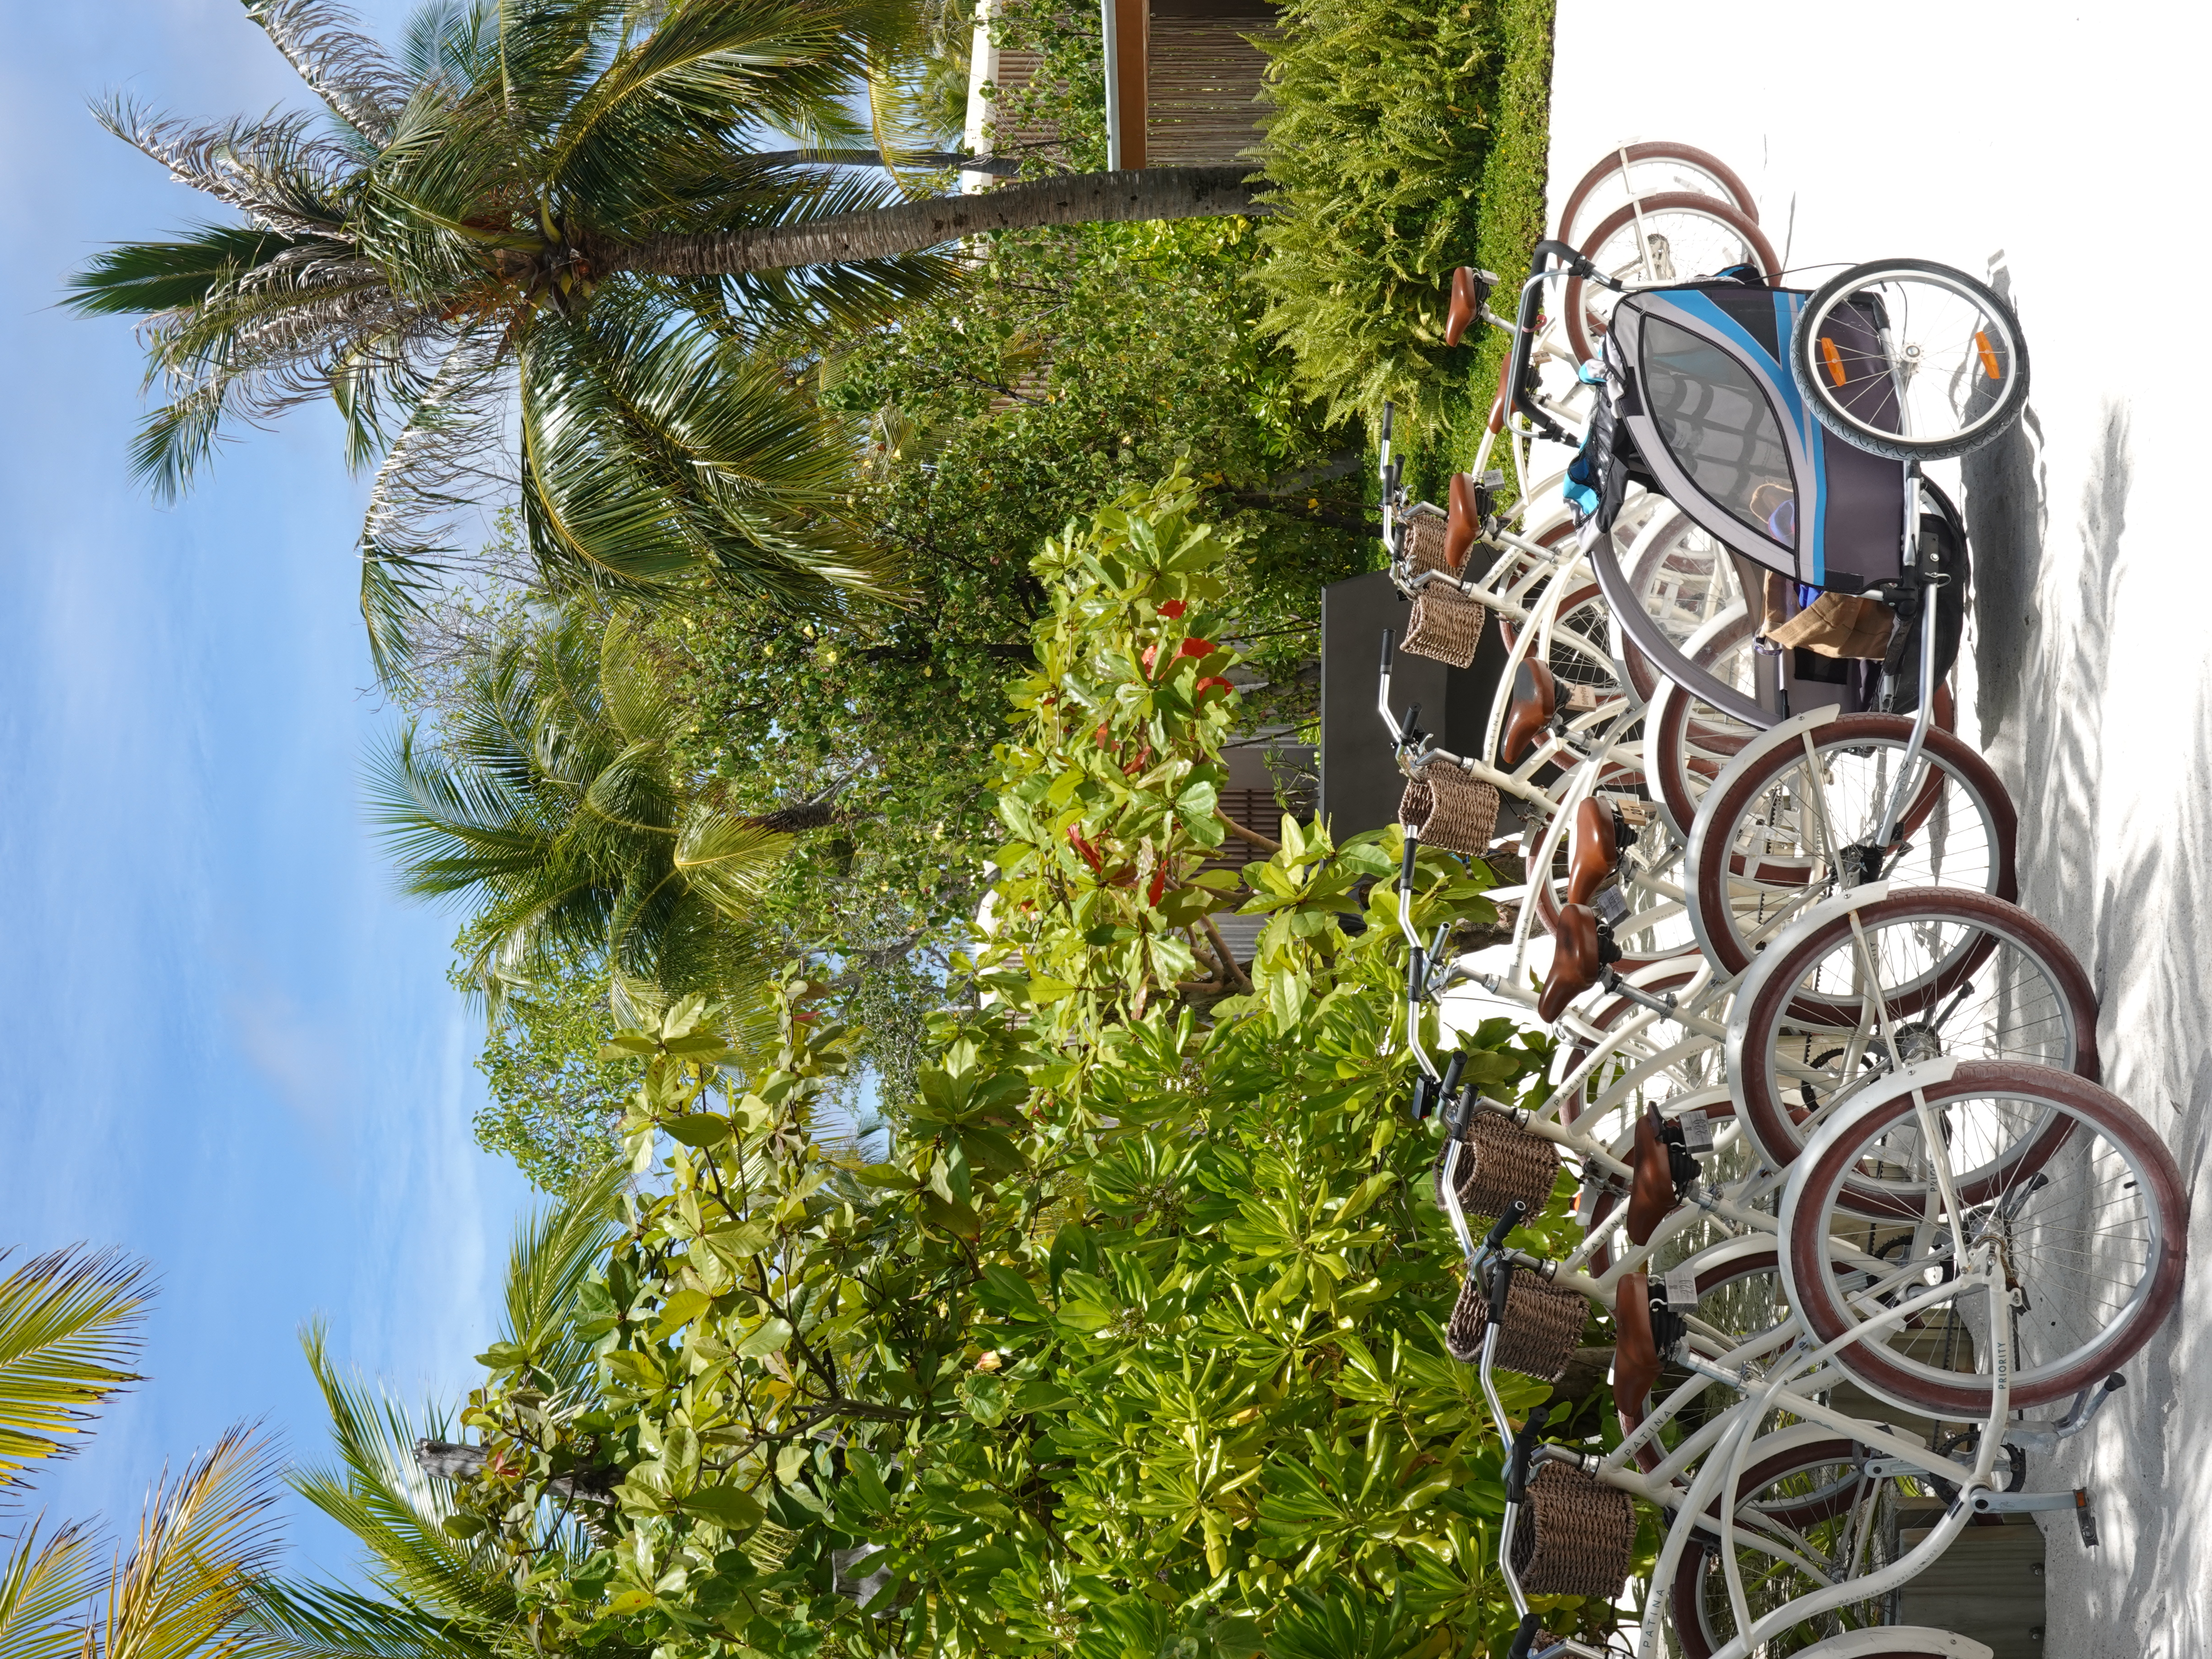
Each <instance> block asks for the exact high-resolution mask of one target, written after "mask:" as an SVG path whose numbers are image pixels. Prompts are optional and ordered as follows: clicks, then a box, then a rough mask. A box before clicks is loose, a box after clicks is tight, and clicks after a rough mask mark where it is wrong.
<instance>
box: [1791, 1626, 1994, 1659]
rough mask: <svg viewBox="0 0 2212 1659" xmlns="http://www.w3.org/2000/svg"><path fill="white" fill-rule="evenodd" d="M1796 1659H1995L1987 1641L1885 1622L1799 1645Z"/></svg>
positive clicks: (1944, 1631)
mask: <svg viewBox="0 0 2212 1659" xmlns="http://www.w3.org/2000/svg"><path fill="white" fill-rule="evenodd" d="M1797 1659H1996V1653H1995V1651H1994V1650H1991V1649H1990V1646H1989V1645H1988V1644H1986V1643H1983V1642H1977V1641H1976V1640H1974V1638H1972V1637H1971V1636H1961V1635H1960V1634H1959V1633H1958V1632H1956V1631H1950V1630H1937V1629H1936V1627H1935V1626H1932V1625H1884V1626H1881V1627H1880V1628H1879V1629H1876V1630H1855V1631H1850V1632H1846V1633H1845V1634H1844V1635H1841V1636H1832V1637H1830V1638H1828V1639H1827V1640H1826V1641H1825V1642H1815V1643H1814V1644H1813V1645H1812V1646H1811V1647H1809V1648H1800V1649H1799V1650H1797Z"/></svg>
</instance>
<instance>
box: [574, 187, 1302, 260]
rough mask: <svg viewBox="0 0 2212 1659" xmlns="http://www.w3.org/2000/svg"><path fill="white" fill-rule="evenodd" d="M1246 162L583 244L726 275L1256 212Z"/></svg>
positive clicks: (604, 255)
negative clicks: (1000, 234)
mask: <svg viewBox="0 0 2212 1659" xmlns="http://www.w3.org/2000/svg"><path fill="white" fill-rule="evenodd" d="M1250 176H1252V170H1251V169H1250V168H1249V167H1143V168H1125V169H1124V170H1122V171H1121V172H1119V173H1073V174H1070V175H1068V176H1067V177H1065V178H1058V179H1030V180H1027V181H1024V183H1021V184H1017V185H1006V186H1004V187H1003V188H1001V189H999V190H992V191H982V192H981V193H980V194H977V195H974V196H933V197H929V198H928V199H927V200H926V201H920V202H907V203H903V204H901V205H899V206H897V207H892V208H878V209H876V210H873V211H871V212H866V213H836V214H831V215H829V216H828V217H826V218H822V219H817V220H814V221H812V222H811V223H807V224H799V225H777V226H773V227H770V228H766V229H762V230H740V231H732V232H729V233H727V234H714V235H700V236H654V237H651V238H649V239H647V240H645V241H642V242H629V243H623V242H605V243H600V244H598V245H596V246H588V247H586V248H585V249H584V250H582V251H583V252H584V254H585V257H586V258H587V259H588V260H589V261H590V263H591V264H592V267H593V268H594V270H597V271H598V272H599V273H600V274H602V275H610V274H611V273H613V272H615V271H617V270H636V271H650V272H652V273H654V274H655V275H659V276H738V275H741V274H743V273H744V272H745V271H749V270H781V269H782V268H785V267H787V266H791V265H820V264H845V263H847V262H849V261H853V260H860V259H889V258H895V257H896V256H897V255H899V254H902V253H916V252H921V250H922V249H924V248H932V247H939V246H943V245H944V244H945V243H946V242H957V241H958V240H960V239H961V238H962V237H963V236H974V235H975V234H979V233H981V232H983V231H987V230H1025V229H1027V228H1030V226H1032V225H1090V224H1106V223H1110V222H1116V221H1124V220H1137V219H1208V218H1218V217H1221V216H1225V215H1228V214H1233V213H1264V212H1266V211H1267V207H1266V205H1265V204H1263V203H1261V202H1259V201H1257V200H1255V197H1254V196H1253V194H1252V191H1253V188H1254V187H1253V186H1252V185H1248V184H1247V183H1246V182H1245V180H1246V179H1248V178H1249V177H1250Z"/></svg>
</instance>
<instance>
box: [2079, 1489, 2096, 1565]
mask: <svg viewBox="0 0 2212 1659" xmlns="http://www.w3.org/2000/svg"><path fill="white" fill-rule="evenodd" d="M2074 1519H2075V1523H2076V1524H2078V1525H2079V1526H2080V1527H2081V1547H2083V1548H2084V1549H2092V1550H2093V1549H2094V1548H2096V1547H2097V1512H2096V1510H2093V1509H2091V1508H2090V1507H2089V1493H2088V1491H2087V1488H2086V1487H2081V1486H2077V1487H2075V1490H2074Z"/></svg>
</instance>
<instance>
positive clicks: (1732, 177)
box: [1559, 139, 1759, 247]
mask: <svg viewBox="0 0 2212 1659" xmlns="http://www.w3.org/2000/svg"><path fill="white" fill-rule="evenodd" d="M1682 194H1690V195H1697V196H1713V197H1719V198H1720V199H1721V200H1723V201H1724V202H1726V203H1727V204H1729V206H1730V207H1732V208H1734V209H1735V210H1736V211H1738V212H1739V213H1741V214H1742V215H1743V216H1744V217H1745V218H1747V219H1749V220H1751V221H1752V222H1753V223H1754V224H1755V223H1757V222H1758V220H1759V204H1758V203H1757V202H1756V201H1754V200H1753V198H1752V194H1751V188H1750V186H1749V185H1746V184H1745V183H1744V182H1743V180H1742V179H1741V178H1739V177H1738V176H1737V175H1736V172H1735V168H1733V167H1730V166H1729V164H1728V163H1727V162H1725V161H1722V160H1721V158H1720V157H1719V156H1717V155H1712V154H1711V152H1709V151H1706V150H1702V149H1699V148H1698V147H1697V146H1696V145H1694V144H1678V143H1672V142H1670V141H1668V140H1665V139H1657V140H1653V141H1651V142H1649V143H1641V144H1624V145H1622V146H1621V147H1620V149H1616V150H1614V151H1613V154H1612V155H1608V156H1607V157H1606V158H1605V160H1603V161H1600V162H1599V163H1598V164H1597V165H1596V166H1595V167H1592V168H1591V169H1590V170H1589V172H1588V173H1584V174H1583V176H1582V182H1581V183H1579V184H1577V185H1576V186H1575V187H1574V188H1573V189H1572V190H1571V191H1568V192H1567V204H1566V206H1565V207H1564V208H1561V209H1560V210H1559V240H1561V241H1563V242H1565V243H1566V244H1567V246H1570V247H1573V246H1577V242H1576V240H1575V237H1576V234H1577V232H1578V231H1581V230H1583V229H1584V228H1587V227H1588V226H1590V225H1595V223H1596V222H1598V220H1599V219H1601V218H1602V217H1603V216H1606V215H1607V214H1608V213H1611V212H1612V211H1613V210H1614V209H1616V208H1618V207H1620V205H1622V204H1624V203H1625V202H1626V200H1627V199H1628V198H1629V197H1632V196H1634V197H1645V198H1648V197H1654V196H1667V195H1682Z"/></svg>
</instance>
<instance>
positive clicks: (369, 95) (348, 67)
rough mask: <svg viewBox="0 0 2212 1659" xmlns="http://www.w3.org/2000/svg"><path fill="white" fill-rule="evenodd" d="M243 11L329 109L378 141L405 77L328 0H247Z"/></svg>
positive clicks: (400, 101) (401, 101) (400, 99)
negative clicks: (260, 28) (259, 27)
mask: <svg viewBox="0 0 2212 1659" xmlns="http://www.w3.org/2000/svg"><path fill="white" fill-rule="evenodd" d="M246 15H247V16H248V17H251V18H252V20H253V21H255V22H257V23H258V24H259V25H260V26H261V27H262V30H263V32H264V33H266V34H267V35H268V37H269V39H270V40H271V41H272V42H274V43H275V45H276V50H277V51H279V52H283V54H284V57H285V59H286V61H287V62H289V64H291V65H292V67H293V69H295V70H297V71H298V73H299V76H300V78H301V80H302V81H305V82H307V86H308V88H309V89H310V90H312V91H313V93H314V94H315V96H316V97H318V98H319V99H321V100H323V102H325V104H327V105H329V106H330V108H331V113H332V114H334V115H336V116H337V118H339V119H340V120H341V121H343V122H344V123H345V124H346V125H348V126H350V127H351V128H353V129H354V131H356V132H358V133H360V134H361V135H362V137H364V138H367V139H368V140H369V141H370V142H371V143H382V142H384V140H385V139H386V138H387V137H389V136H390V134H391V131H392V122H393V120H394V119H395V118H397V116H398V112H399V110H400V109H401V108H402V107H403V106H404V105H405V104H406V102H407V98H408V94H409V93H410V90H411V88H410V86H409V84H408V81H407V77H406V76H404V75H403V74H402V73H401V72H400V70H399V69H398V66H397V65H396V64H393V63H392V59H391V58H389V57H388V56H387V55H386V52H385V50H384V48H383V47H382V46H379V45H378V44H377V43H376V42H375V41H374V40H371V39H370V38H369V37H368V35H366V34H363V33H361V32H360V30H359V29H357V28H356V27H354V25H355V22H356V18H355V16H354V14H353V13H352V11H350V10H349V9H347V8H346V7H344V6H341V5H336V4H333V3H331V0H247V3H246Z"/></svg>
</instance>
